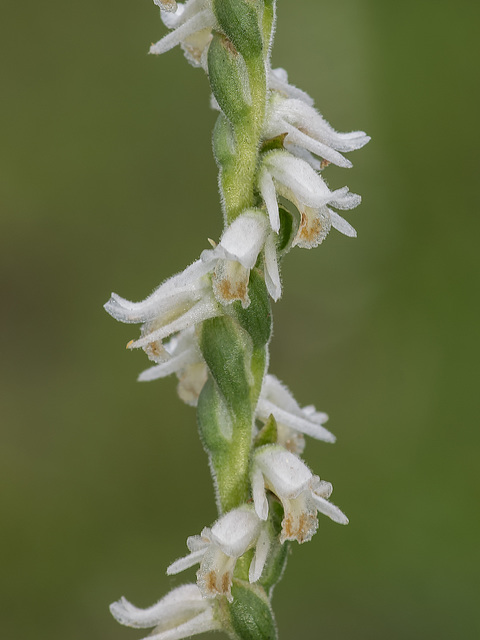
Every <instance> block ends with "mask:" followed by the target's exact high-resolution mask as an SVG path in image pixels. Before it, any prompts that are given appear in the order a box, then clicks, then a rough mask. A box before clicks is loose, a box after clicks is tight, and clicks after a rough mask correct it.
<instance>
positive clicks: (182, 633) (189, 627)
mask: <svg viewBox="0 0 480 640" xmlns="http://www.w3.org/2000/svg"><path fill="white" fill-rule="evenodd" d="M220 628H221V624H220V622H218V621H217V620H216V619H215V618H214V615H213V611H212V609H211V608H209V609H206V610H205V611H203V612H202V613H200V614H199V615H198V616H195V618H192V619H191V620H188V621H187V622H184V623H183V624H179V625H178V626H177V627H174V628H173V629H166V630H165V631H160V632H158V633H156V631H157V630H156V629H154V630H153V632H152V633H151V634H150V635H149V636H148V637H147V638H145V640H180V639H181V638H190V637H191V636H195V635H197V634H199V633H205V632H206V631H214V630H216V629H220Z"/></svg>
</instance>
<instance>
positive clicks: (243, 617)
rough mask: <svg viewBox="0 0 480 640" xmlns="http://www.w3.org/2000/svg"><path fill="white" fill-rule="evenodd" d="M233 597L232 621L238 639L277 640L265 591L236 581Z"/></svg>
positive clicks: (273, 620)
mask: <svg viewBox="0 0 480 640" xmlns="http://www.w3.org/2000/svg"><path fill="white" fill-rule="evenodd" d="M232 596H233V602H232V603H231V604H230V605H229V610H230V619H231V624H232V628H233V630H234V632H235V634H236V635H237V637H238V638H241V640H276V638H277V637H278V636H277V627H276V624H275V618H274V617H273V612H272V609H271V607H270V603H269V601H268V598H267V596H266V594H265V592H264V591H263V589H261V588H260V587H258V586H256V585H248V583H240V582H238V581H235V580H234V582H233V585H232Z"/></svg>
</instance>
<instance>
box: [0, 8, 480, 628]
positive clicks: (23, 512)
mask: <svg viewBox="0 0 480 640" xmlns="http://www.w3.org/2000/svg"><path fill="white" fill-rule="evenodd" d="M2 9H3V10H2V21H1V26H0V30H1V37H0V53H1V56H0V60H1V62H0V73H1V93H2V98H1V102H0V111H1V125H0V126H1V147H0V148H1V151H0V207H1V220H0V225H1V226H0V231H1V232H0V262H1V275H0V278H1V301H2V313H1V320H0V322H1V324H2V330H1V333H2V356H1V373H0V375H1V388H2V401H1V450H0V463H1V464H0V467H1V469H0V474H1V495H0V503H1V524H0V536H1V541H0V555H1V556H2V557H1V560H0V562H1V564H0V566H1V571H0V574H1V579H0V582H1V593H0V610H1V613H0V621H1V627H0V628H1V635H2V637H4V638H9V639H11V640H16V639H19V640H20V639H22V640H23V639H24V638H35V639H37V640H43V639H48V640H57V639H60V638H61V639H62V640H64V639H66V638H68V640H80V639H82V640H85V639H86V638H88V640H100V639H101V640H114V639H115V640H123V639H125V640H128V639H130V638H131V639H132V640H134V639H135V638H139V637H140V636H141V632H138V631H133V630H130V629H125V628H122V627H120V626H119V625H117V624H116V623H115V622H114V620H113V619H112V618H111V617H110V615H109V613H108V608H107V606H108V604H109V603H110V602H111V601H113V600H115V599H117V598H119V597H120V596H121V595H122V594H124V595H126V596H127V597H128V598H129V599H130V600H132V601H133V602H135V603H136V604H138V605H139V606H147V605H149V604H151V603H153V602H154V601H155V600H156V599H158V598H160V597H161V596H162V595H164V594H165V593H166V592H167V591H168V590H169V589H170V588H171V587H172V586H175V585H178V584H181V583H182V582H184V581H187V580H191V579H193V576H194V571H193V570H191V572H190V574H189V575H182V576H179V577H177V578H167V577H166V576H165V568H166V566H167V565H168V563H170V562H171V561H172V560H173V559H175V558H177V557H179V556H180V555H183V553H184V552H185V538H186V536H187V535H190V534H193V533H197V532H198V531H199V530H200V529H201V528H202V527H203V526H204V525H205V524H208V523H211V522H212V521H213V520H214V519H215V507H214V502H213V495H212V490H211V482H210V478H209V473H208V469H207V464H206V456H205V454H204V452H203V451H202V448H201V446H200V444H199V441H198V437H197V433H196V426H195V414H194V411H193V410H192V409H191V408H189V407H186V406H184V405H182V404H181V403H180V401H179V400H177V398H176V396H175V385H176V382H175V380H174V379H167V380H164V381H158V382H156V383H150V384H139V383H138V384H137V383H136V382H135V379H136V375H137V374H138V373H139V372H140V371H141V370H142V369H143V368H145V367H146V366H147V364H148V363H147V361H146V359H145V357H144V355H143V354H142V353H133V354H132V353H130V352H127V351H125V349H124V345H125V343H126V342H127V340H129V339H130V338H132V337H135V335H136V334H137V329H136V327H128V326H124V325H120V324H118V323H115V322H114V321H113V320H112V319H111V318H110V317H109V316H107V314H106V313H104V311H103V310H102V304H103V303H104V302H105V301H106V300H107V298H108V296H109V294H110V291H112V290H113V291H117V292H119V293H120V294H121V295H123V296H125V297H127V298H131V299H141V298H143V297H145V296H146V295H147V294H148V293H149V292H150V291H151V290H152V289H153V288H154V287H155V286H156V285H157V284H158V283H159V282H160V281H162V280H163V279H164V278H166V277H167V276H169V275H171V274H172V273H174V272H176V271H178V270H180V269H182V268H183V267H184V266H185V265H186V264H187V263H189V262H191V261H192V260H193V259H194V258H195V257H196V256H198V254H199V252H200V251H201V249H203V248H205V247H207V243H206V238H207V236H210V237H213V238H215V237H218V236H219V234H220V232H221V216H220V210H219V204H218V196H217V191H216V168H215V165H214V161H213V159H212V156H211V147H210V132H211V129H212V126H213V123H214V119H215V114H214V113H213V112H212V111H211V110H210V109H209V106H208V103H209V91H208V85H207V81H206V78H205V77H204V75H203V73H202V72H201V71H199V70H196V69H193V68H192V67H190V66H189V65H188V64H186V62H185V60H184V58H183V56H182V54H181V52H180V51H179V50H175V51H172V52H170V53H168V54H166V55H164V56H162V57H160V58H154V57H148V56H147V54H146V52H147V49H148V46H149V44H150V42H152V41H156V40H157V39H159V38H160V36H161V35H162V34H163V33H164V32H165V30H164V28H163V25H161V23H160V21H159V18H158V13H157V9H156V7H154V5H153V3H152V2H149V1H148V0H142V2H139V1H138V0H137V1H135V2H133V1H132V0H130V1H128V0H116V2H98V0H96V1H94V0H86V1H85V2H81V3H72V2H68V3H66V2H60V0H50V2H48V3H39V2H33V1H32V0H26V1H25V2H22V3H20V2H14V1H12V0H7V2H5V4H4V5H3V7H2ZM278 13H279V20H278V29H277V38H276V45H275V49H274V54H273V63H274V65H275V66H283V67H286V68H287V69H288V71H289V74H290V79H291V81H292V82H293V83H295V84H296V85H298V86H300V87H302V88H304V89H305V90H307V91H308V92H309V93H310V94H311V95H312V96H314V98H315V99H316V103H317V105H318V107H319V108H320V110H321V111H322V113H323V114H324V115H325V117H326V118H327V119H328V120H329V121H330V122H331V123H332V124H333V125H334V126H335V127H336V128H337V129H339V130H351V129H357V128H360V129H364V130H366V131H368V132H369V133H370V134H371V135H372V138H373V139H372V142H371V143H370V144H369V145H368V146H367V147H366V148H365V149H363V150H362V151H359V152H355V153H354V154H352V155H351V158H352V159H353V161H354V165H355V166H354V168H353V169H352V170H350V171H346V170H340V169H338V170H337V169H335V168H329V169H328V172H327V173H326V174H325V175H326V176H327V178H328V179H329V182H330V185H331V186H332V187H340V186H343V185H344V184H348V185H349V187H350V188H351V189H352V191H354V192H355V191H356V192H359V193H361V194H362V196H363V204H362V206H361V207H360V208H359V209H357V210H355V211H354V212H352V213H351V215H348V216H347V217H348V218H349V220H351V221H352V223H353V224H354V225H355V226H356V228H357V230H358V239H357V240H351V239H348V238H345V237H343V236H341V235H340V234H338V233H336V232H332V233H331V234H330V236H329V237H328V239H327V241H326V242H325V243H324V244H323V245H322V246H321V247H320V248H318V249H316V250H313V251H310V252H308V251H301V250H295V251H293V252H292V253H291V254H290V255H289V256H288V257H287V259H286V260H285V261H284V264H283V280H284V285H285V293H284V296H283V299H282V300H281V301H280V302H279V303H278V304H277V305H276V306H275V310H274V313H275V335H274V339H273V342H272V350H271V351H272V359H271V365H272V367H271V369H272V371H273V372H275V373H276V374H277V375H278V376H279V377H280V378H281V379H283V380H284V381H285V382H286V383H287V384H288V385H289V386H290V388H291V389H292V391H294V393H295V395H296V397H297V398H298V400H299V401H300V402H301V403H302V404H308V403H312V402H314V403H315V404H316V405H317V407H318V408H319V409H322V410H325V411H327V412H328V413H329V414H330V422H329V426H330V428H331V429H332V430H333V431H334V432H335V433H336V435H337V436H338V442H337V444H335V446H329V445H325V444H322V443H318V442H310V443H309V444H308V447H307V449H306V453H305V457H306V459H307V461H308V463H309V464H310V465H311V467H312V468H313V469H314V470H315V471H316V472H318V473H319V474H320V475H321V476H322V477H324V478H327V479H329V480H331V481H332V482H333V484H334V486H335V493H334V499H335V502H336V503H337V504H339V505H340V506H341V507H342V508H343V509H344V510H345V512H346V513H347V514H348V515H349V517H350V520H351V524H350V525H349V526H348V527H339V526H336V525H334V524H333V523H331V522H330V521H328V520H327V519H326V518H322V519H321V525H320V529H319V532H318V534H317V535H316V537H315V538H314V539H313V541H312V542H311V543H309V544H308V545H303V546H301V547H296V548H295V549H294V551H295V553H293V554H292V556H291V558H290V562H289V566H288V569H287V573H286V575H285V578H284V580H283V582H282V583H280V585H279V586H278V587H277V591H276V594H275V597H274V607H275V610H276V612H277V619H278V624H279V628H280V633H281V638H283V639H287V638H293V637H295V638H302V639H304V640H315V639H317V638H325V639H327V638H328V639H329V640H343V639H349V640H351V639H352V638H355V639H356V640H377V639H378V640H380V639H382V640H383V639H384V638H389V639H391V640H405V639H407V638H408V639H417V638H418V639H420V638H422V639H427V638H428V639H430V638H431V639H435V640H446V639H447V638H448V639H451V638H461V639H476V638H478V637H480V622H479V616H478V596H479V539H480V535H479V534H480V526H479V525H480V522H479V499H480V491H479V480H478V466H479V465H478V459H479V441H480V436H479V429H478V427H479V415H480V402H479V395H480V394H479V390H478V383H479V376H478V363H479V355H480V353H479V335H478V332H479V311H480V308H479V306H480V305H479V275H480V273H479V251H478V238H479V233H480V224H479V197H478V194H479V190H478V186H477V183H478V175H479V169H480V163H479V161H478V148H479V142H480V136H479V124H478V114H479V107H480V105H479V86H478V59H479V50H478V23H479V18H480V5H478V4H477V3H474V2H464V1H462V0H460V1H459V2H455V3H452V2H445V1H442V0H440V1H438V2H430V1H427V0H416V1H413V0H404V2H402V3H394V2H385V0H336V2H318V0H302V1H301V2H293V1H291V2H288V1H287V0H279V12H278Z"/></svg>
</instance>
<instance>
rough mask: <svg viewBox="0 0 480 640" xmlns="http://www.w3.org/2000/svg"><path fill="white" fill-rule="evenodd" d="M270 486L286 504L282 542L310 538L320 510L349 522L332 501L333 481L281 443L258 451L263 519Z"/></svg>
mask: <svg viewBox="0 0 480 640" xmlns="http://www.w3.org/2000/svg"><path fill="white" fill-rule="evenodd" d="M267 490H269V491H271V492H272V493H274V494H275V495H276V496H277V497H278V499H279V500H280V501H281V503H282V505H283V509H284V517H283V521H282V533H281V535H280V541H281V542H282V543H283V542H285V540H297V541H298V542H300V543H302V542H306V541H307V540H310V539H311V538H312V536H313V535H314V533H315V532H316V530H317V528H318V518H317V511H320V513H323V514H324V515H326V516H328V517H329V518H331V519H332V520H333V521H334V522H338V523H339V524H347V523H348V519H347V517H346V516H345V515H344V514H343V513H342V512H341V511H340V509H339V508H338V507H336V506H335V505H334V504H332V503H331V502H329V501H328V498H329V496H330V494H331V492H332V485H331V484H330V483H329V482H324V481H322V480H320V478H319V477H318V476H314V475H313V474H312V472H311V471H310V469H309V468H308V467H307V465H306V464H305V463H304V462H303V461H302V460H300V458H298V457H297V456H296V455H294V454H293V453H291V452H290V451H287V450H286V449H284V448H283V447H281V446H279V445H265V446H264V447H260V448H259V449H258V450H257V451H256V453H255V454H254V459H253V467H252V493H253V501H254V505H255V510H256V512H257V514H258V516H259V518H261V519H262V520H266V519H267V517H268V500H267V493H266V492H267Z"/></svg>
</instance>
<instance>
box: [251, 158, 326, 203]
mask: <svg viewBox="0 0 480 640" xmlns="http://www.w3.org/2000/svg"><path fill="white" fill-rule="evenodd" d="M264 163H265V165H266V167H267V169H268V170H269V171H270V174H271V175H272V177H273V178H274V179H275V180H276V182H277V183H279V184H277V192H279V193H280V194H281V195H283V196H285V197H286V198H288V199H290V197H289V195H290V194H289V193H288V192H285V191H284V190H282V189H281V185H284V187H286V189H287V190H288V191H291V192H292V193H293V194H294V196H295V198H297V199H298V200H299V201H300V202H301V203H302V204H305V205H307V206H309V207H320V206H322V205H324V204H326V203H327V202H329V200H330V198H331V191H330V189H329V188H328V187H327V185H326V184H325V182H324V181H323V179H322V178H321V177H320V176H319V175H318V174H317V173H316V172H315V171H314V170H313V169H312V167H311V166H310V165H309V164H308V163H307V162H305V161H304V160H301V159H300V158H296V157H295V156H292V155H291V154H290V153H288V152H287V151H270V152H269V153H267V154H265V156H264Z"/></svg>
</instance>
